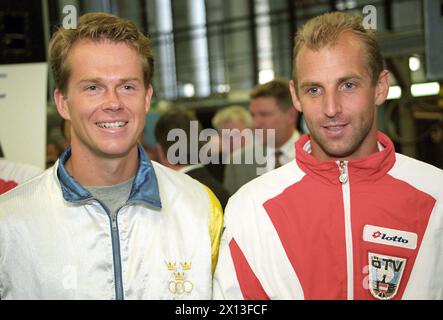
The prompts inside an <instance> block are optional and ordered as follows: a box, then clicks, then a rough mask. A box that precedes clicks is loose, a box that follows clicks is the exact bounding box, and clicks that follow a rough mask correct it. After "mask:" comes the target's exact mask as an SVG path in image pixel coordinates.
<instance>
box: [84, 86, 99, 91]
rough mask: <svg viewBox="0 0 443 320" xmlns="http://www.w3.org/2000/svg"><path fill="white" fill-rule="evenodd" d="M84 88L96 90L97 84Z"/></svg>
mask: <svg viewBox="0 0 443 320" xmlns="http://www.w3.org/2000/svg"><path fill="white" fill-rule="evenodd" d="M86 89H87V90H89V91H95V90H97V86H96V85H90V86H88V87H87V88H86Z"/></svg>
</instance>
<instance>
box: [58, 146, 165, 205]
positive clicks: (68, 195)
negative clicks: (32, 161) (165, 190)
mask: <svg viewBox="0 0 443 320" xmlns="http://www.w3.org/2000/svg"><path fill="white" fill-rule="evenodd" d="M137 150H138V157H139V164H138V168H137V172H136V175H135V178H134V182H133V183H132V188H131V193H130V195H129V199H128V202H139V203H140V202H141V203H143V204H145V205H148V206H154V207H156V208H159V209H160V208H161V200H160V193H159V189H158V182H157V177H156V175H155V171H154V168H153V166H152V163H151V161H150V160H149V158H148V156H147V155H146V153H145V151H144V150H143V148H142V146H141V145H137ZM70 156H71V147H70V146H69V147H68V148H67V149H66V150H65V151H64V152H63V154H62V155H61V156H60V159H59V160H58V166H57V176H58V179H59V181H60V186H61V189H62V193H63V198H64V199H65V200H66V201H69V202H83V201H86V200H90V199H93V196H92V195H91V194H90V193H89V191H88V190H86V189H85V188H84V187H83V186H82V185H80V183H78V182H77V181H76V180H75V179H74V177H72V176H71V175H69V173H68V171H67V170H66V167H65V164H66V161H68V159H69V157H70Z"/></svg>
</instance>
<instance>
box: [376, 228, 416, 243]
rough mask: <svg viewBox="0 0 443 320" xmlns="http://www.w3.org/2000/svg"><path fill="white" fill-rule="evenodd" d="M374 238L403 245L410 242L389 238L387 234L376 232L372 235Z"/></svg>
mask: <svg viewBox="0 0 443 320" xmlns="http://www.w3.org/2000/svg"><path fill="white" fill-rule="evenodd" d="M372 237H373V238H380V239H382V240H386V241H392V242H401V243H408V242H409V241H408V240H407V239H403V238H402V237H398V236H394V237H389V236H388V235H386V233H381V232H380V231H376V232H374V233H373V234H372Z"/></svg>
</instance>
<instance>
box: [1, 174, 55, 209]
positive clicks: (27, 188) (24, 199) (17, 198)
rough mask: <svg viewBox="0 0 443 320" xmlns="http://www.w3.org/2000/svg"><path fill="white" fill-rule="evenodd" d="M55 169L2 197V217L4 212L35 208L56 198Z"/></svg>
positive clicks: (20, 185)
mask: <svg viewBox="0 0 443 320" xmlns="http://www.w3.org/2000/svg"><path fill="white" fill-rule="evenodd" d="M52 170H53V169H52V168H51V169H47V170H46V171H44V172H43V173H42V174H40V175H38V176H36V177H34V178H31V179H30V180H27V181H26V182H24V183H22V184H19V185H18V186H17V187H15V188H13V189H11V190H9V191H8V192H6V193H4V194H2V195H0V215H1V214H2V211H4V212H6V211H10V212H11V211H15V209H17V208H19V209H20V210H21V209H25V208H31V209H32V208H35V207H36V205H37V204H42V203H45V201H46V202H48V205H49V203H50V202H51V201H53V200H54V198H55V197H56V194H55V193H56V190H55V189H54V186H55V184H56V181H55V180H54V179H53V174H54V173H53V171H52Z"/></svg>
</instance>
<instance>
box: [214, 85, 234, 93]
mask: <svg viewBox="0 0 443 320" xmlns="http://www.w3.org/2000/svg"><path fill="white" fill-rule="evenodd" d="M230 90H231V87H230V86H229V84H219V85H217V92H218V93H225V92H229V91H230Z"/></svg>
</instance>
